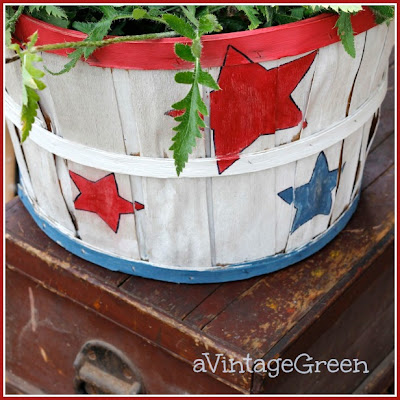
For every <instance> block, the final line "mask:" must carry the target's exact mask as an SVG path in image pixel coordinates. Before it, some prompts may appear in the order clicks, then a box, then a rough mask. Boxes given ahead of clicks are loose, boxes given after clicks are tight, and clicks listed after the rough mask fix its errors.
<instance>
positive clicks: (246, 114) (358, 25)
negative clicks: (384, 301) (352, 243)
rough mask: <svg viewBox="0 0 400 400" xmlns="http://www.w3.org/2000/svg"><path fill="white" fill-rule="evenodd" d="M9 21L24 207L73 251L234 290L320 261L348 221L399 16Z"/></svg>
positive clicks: (262, 13)
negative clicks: (240, 282)
mask: <svg viewBox="0 0 400 400" xmlns="http://www.w3.org/2000/svg"><path fill="white" fill-rule="evenodd" d="M338 14H339V15H338ZM7 15H8V19H7V32H8V38H9V43H10V44H9V48H10V49H11V50H12V51H14V52H16V55H13V54H11V53H9V54H8V56H9V59H8V63H7V70H6V89H7V96H6V114H7V118H8V119H9V121H11V122H10V123H9V126H10V130H11V134H12V137H13V142H14V147H15V153H16V157H17V159H18V163H19V169H20V173H21V190H20V196H21V198H22V200H23V202H24V204H25V205H26V206H27V208H28V210H29V211H30V212H31V214H32V216H33V218H34V219H35V220H36V222H37V223H38V224H39V226H40V227H41V228H42V229H43V230H44V231H45V232H46V233H47V234H48V235H49V236H50V237H52V238H53V239H54V240H56V241H57V242H58V243H60V244H61V245H62V246H64V247H65V248H67V249H68V250H70V251H71V252H73V253H75V254H78V255H79V256H81V257H83V258H86V259H88V260H90V261H92V262H95V263H97V264H99V265H101V266H103V267H106V268H109V269H113V270H120V271H124V272H127V273H133V274H137V275H141V276H145V277H151V278H155V279H161V280H167V281H174V282H188V283H198V282H215V281H227V280H235V279H244V278H247V277H250V276H255V275H259V274H262V273H267V272H271V271H274V270H277V269H280V268H283V267H285V266H287V265H290V264H293V263H295V262H297V261H299V260H301V259H303V258H305V257H307V256H308V255H310V254H312V253H314V252H315V251H317V250H318V249H320V248H321V247H322V246H324V245H325V244H326V243H327V242H329V241H330V240H331V239H332V238H333V237H334V236H335V235H336V234H337V233H338V232H339V231H340V230H341V229H342V228H343V227H344V225H345V224H346V223H347V221H348V220H349V218H350V217H351V215H352V213H353V212H354V211H355V208H356V205H357V201H358V198H359V190H360V184H361V178H362V171H363V166H364V163H365V158H366V155H367V153H368V149H369V144H370V142H371V138H373V135H374V132H375V129H376V125H377V119H378V117H379V105H380V103H381V101H382V100H383V97H384V94H385V91H386V86H385V85H386V76H385V71H386V67H387V60H388V57H389V54H390V51H391V48H392V45H393V32H392V27H391V26H390V25H387V24H382V22H387V21H389V20H390V19H391V18H392V17H393V8H392V7H389V6H374V7H369V8H362V7H361V6H341V7H340V6H330V7H327V8H324V7H319V6H172V5H171V6H140V7H139V6H135V5H129V6H122V7H114V6H68V7H66V6H65V7H56V6H19V7H11V8H10V7H9V8H7ZM377 24H378V25H377ZM70 28H74V29H75V30H72V29H70ZM246 28H249V30H245V29H246ZM256 28H257V29H256ZM232 31H233V32H232ZM215 32H220V33H218V34H215ZM11 35H13V38H14V39H13V44H11ZM107 35H109V36H107ZM175 36H178V37H175ZM179 36H180V37H179ZM340 42H341V43H340ZM11 50H10V51H11ZM54 53H55V54H54ZM62 56H68V60H67V62H65V57H62ZM15 60H20V62H13V61H15ZM42 61H43V62H44V67H45V69H46V71H47V72H48V73H47V74H46V76H44V72H43V71H42V70H40V69H39V68H38V66H37V63H39V62H42ZM176 70H178V72H176ZM53 75H59V76H53ZM21 85H22V88H23V90H22V92H21ZM38 91H40V98H39V95H38V93H37V92H38ZM21 108H22V113H21V116H22V118H21V119H20V114H19V113H20V110H21ZM29 132H30V138H29V139H28V140H25V139H26V138H27V136H28V134H29ZM173 132H174V133H173ZM19 139H22V142H23V143H22V144H20V142H19ZM193 149H194V150H193Z"/></svg>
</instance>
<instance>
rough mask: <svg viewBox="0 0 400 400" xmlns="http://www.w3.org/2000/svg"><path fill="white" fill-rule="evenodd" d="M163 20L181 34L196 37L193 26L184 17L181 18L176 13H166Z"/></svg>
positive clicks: (191, 37) (190, 37)
mask: <svg viewBox="0 0 400 400" xmlns="http://www.w3.org/2000/svg"><path fill="white" fill-rule="evenodd" d="M163 20H164V21H165V22H166V23H167V24H168V25H169V27H170V28H171V29H172V30H174V31H175V32H176V33H178V34H179V35H181V36H185V37H187V38H189V39H196V37H197V35H196V32H195V31H194V29H193V28H192V26H191V25H190V24H189V23H188V22H186V21H184V20H183V19H182V18H179V17H177V16H176V15H171V14H164V15H163Z"/></svg>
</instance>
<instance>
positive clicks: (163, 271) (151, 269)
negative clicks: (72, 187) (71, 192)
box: [18, 186, 359, 283]
mask: <svg viewBox="0 0 400 400" xmlns="http://www.w3.org/2000/svg"><path fill="white" fill-rule="evenodd" d="M18 193H19V196H20V198H21V200H22V203H23V204H24V205H25V207H26V209H27V210H28V212H29V213H30V214H31V216H32V217H33V219H34V220H35V222H36V223H37V225H38V226H39V227H40V228H41V229H42V230H43V231H44V232H45V233H46V235H47V236H49V237H50V238H51V239H53V240H54V241H55V242H57V243H58V244H59V245H60V246H62V247H64V248H65V249H67V250H68V251H70V252H71V253H73V254H75V255H77V256H78V257H81V258H83V259H85V260H87V261H90V262H92V263H94V264H97V265H99V266H101V267H104V268H107V269H109V270H112V271H120V272H124V273H126V274H131V275H137V276H142V277H144V278H151V279H157V280H160V281H167V282H176V283H215V282H228V281H237V280H241V279H247V278H251V277H253V276H258V275H263V274H268V273H270V272H274V271H278V270H280V269H282V268H285V267H288V266H289V265H292V264H295V263H297V262H299V261H301V260H303V259H305V258H307V257H309V256H310V255H312V254H314V253H315V252H317V251H318V250H320V249H321V248H322V247H324V246H325V245H326V244H327V243H329V242H330V241H331V240H332V239H333V238H334V237H335V236H336V235H337V234H338V233H339V232H340V231H341V230H342V229H343V228H344V227H345V225H346V224H347V222H348V221H349V220H350V218H351V216H352V215H353V213H354V211H355V210H356V208H357V204H358V201H359V196H357V198H356V199H355V200H354V201H353V203H352V204H351V206H350V207H349V208H348V209H347V210H346V212H345V213H344V214H343V215H342V216H341V217H340V218H339V220H337V221H336V223H335V224H334V225H332V226H331V227H330V228H329V229H328V230H327V231H326V232H325V233H324V234H322V235H320V236H318V238H316V239H314V240H313V241H311V242H310V243H308V244H307V245H305V246H303V247H301V248H299V249H296V250H294V251H292V252H290V253H285V254H277V255H274V256H269V257H266V258H263V259H261V260H256V261H252V262H246V263H243V264H232V265H230V266H226V267H214V268H210V269H208V270H204V271H198V270H187V269H183V268H182V269H178V268H168V267H159V266H157V265H154V264H151V263H148V262H143V261H133V260H128V259H123V258H119V257H115V256H111V255H109V254H105V253H102V252H100V251H98V250H94V249H92V248H90V247H88V246H86V245H85V244H84V242H82V241H81V240H80V239H77V238H71V237H70V236H68V235H66V234H64V233H63V232H61V231H60V230H59V229H57V228H56V227H55V226H54V225H53V224H52V223H51V222H49V221H48V220H47V219H45V218H43V217H42V216H40V215H39V214H38V213H36V211H35V209H34V206H33V204H32V202H31V201H30V199H29V198H28V197H27V195H26V194H25V192H24V190H23V188H22V187H21V186H19V190H18Z"/></svg>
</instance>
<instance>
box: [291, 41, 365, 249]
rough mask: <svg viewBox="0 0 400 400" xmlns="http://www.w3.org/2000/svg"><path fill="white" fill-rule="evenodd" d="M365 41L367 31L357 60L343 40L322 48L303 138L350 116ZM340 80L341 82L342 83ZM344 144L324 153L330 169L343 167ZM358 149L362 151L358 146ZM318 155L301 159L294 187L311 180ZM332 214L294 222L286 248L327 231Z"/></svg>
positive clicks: (359, 44)
mask: <svg viewBox="0 0 400 400" xmlns="http://www.w3.org/2000/svg"><path fill="white" fill-rule="evenodd" d="M364 43H365V33H364V34H361V35H357V36H356V37H355V47H356V58H354V59H350V57H349V55H348V54H347V53H346V51H345V50H344V48H343V46H341V43H336V44H334V45H331V46H327V47H324V48H322V49H319V51H318V55H317V57H316V60H315V64H316V65H315V73H314V77H313V81H312V86H311V94H310V97H309V101H308V106H307V110H306V117H305V118H306V120H307V126H306V127H305V128H304V129H303V130H302V131H301V134H300V138H305V137H308V136H310V135H313V134H314V133H317V132H319V131H320V130H321V129H323V128H326V127H328V126H330V125H332V124H335V123H337V122H338V121H340V120H342V119H344V118H345V117H346V111H347V105H348V99H349V96H350V93H351V90H352V87H353V83H354V80H355V78H356V75H357V71H358V68H359V65H360V62H361V59H362V55H363V49H364ZM339 82H340V84H338V83H339ZM342 145H343V142H339V143H337V144H335V145H333V146H331V147H330V148H328V149H326V150H325V151H324V152H323V153H320V154H324V155H325V157H326V161H327V163H328V167H329V171H334V170H339V169H340V168H341V165H339V162H340V156H341V149H342ZM354 150H355V152H356V154H358V152H357V149H354ZM318 156H319V155H318V154H317V155H313V156H310V157H307V158H306V159H303V160H299V161H298V162H297V164H296V172H295V174H296V175H295V179H294V185H293V188H294V189H293V190H295V188H299V187H301V186H303V185H305V184H307V183H308V182H309V181H310V179H311V177H312V176H313V171H314V167H315V166H316V160H317V159H318ZM353 157H354V156H353ZM338 174H339V172H338ZM294 194H295V192H294ZM331 196H332V198H331V202H332V204H334V202H335V196H336V190H334V191H332V193H331ZM321 201H323V200H322V199H321V200H318V202H319V204H320V202H321ZM291 204H292V206H291V216H292V221H293V224H294V221H295V219H296V215H297V213H298V211H297V209H296V207H295V201H293V202H292V203H291ZM331 214H332V207H331V208H330V211H329V213H328V214H318V215H316V216H315V217H313V218H312V219H310V220H308V221H306V222H305V223H303V225H302V226H299V227H298V229H295V230H293V227H294V225H293V226H292V228H291V234H290V236H289V240H288V242H287V246H286V251H289V250H292V249H295V248H298V247H301V246H302V245H304V244H306V243H307V242H309V241H310V240H311V239H313V238H314V237H316V236H318V235H319V234H320V233H322V232H323V231H325V230H326V228H327V227H328V226H329V221H330V219H331ZM296 226H298V224H297V225H296Z"/></svg>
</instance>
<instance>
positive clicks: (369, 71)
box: [348, 24, 388, 115]
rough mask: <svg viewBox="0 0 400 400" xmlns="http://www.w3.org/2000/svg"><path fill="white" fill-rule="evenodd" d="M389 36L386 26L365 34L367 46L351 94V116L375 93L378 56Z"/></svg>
mask: <svg viewBox="0 0 400 400" xmlns="http://www.w3.org/2000/svg"><path fill="white" fill-rule="evenodd" d="M387 34H388V27H387V25H386V24H381V25H378V26H376V27H375V28H372V29H370V30H369V31H367V32H366V33H365V46H364V49H363V54H362V58H361V63H360V68H359V70H358V72H357V76H356V79H355V81H354V86H353V89H352V92H351V97H350V104H349V110H348V113H349V115H352V114H353V113H354V112H355V111H356V110H357V109H358V108H359V107H360V106H361V105H362V104H363V103H364V102H365V101H367V100H368V98H369V97H370V96H371V95H372V94H373V93H374V92H373V88H374V87H375V86H374V81H375V72H376V70H377V68H378V65H379V62H380V57H379V56H377V55H380V54H381V52H382V50H383V47H384V43H385V40H386V36H387ZM375 88H376V87H375Z"/></svg>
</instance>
